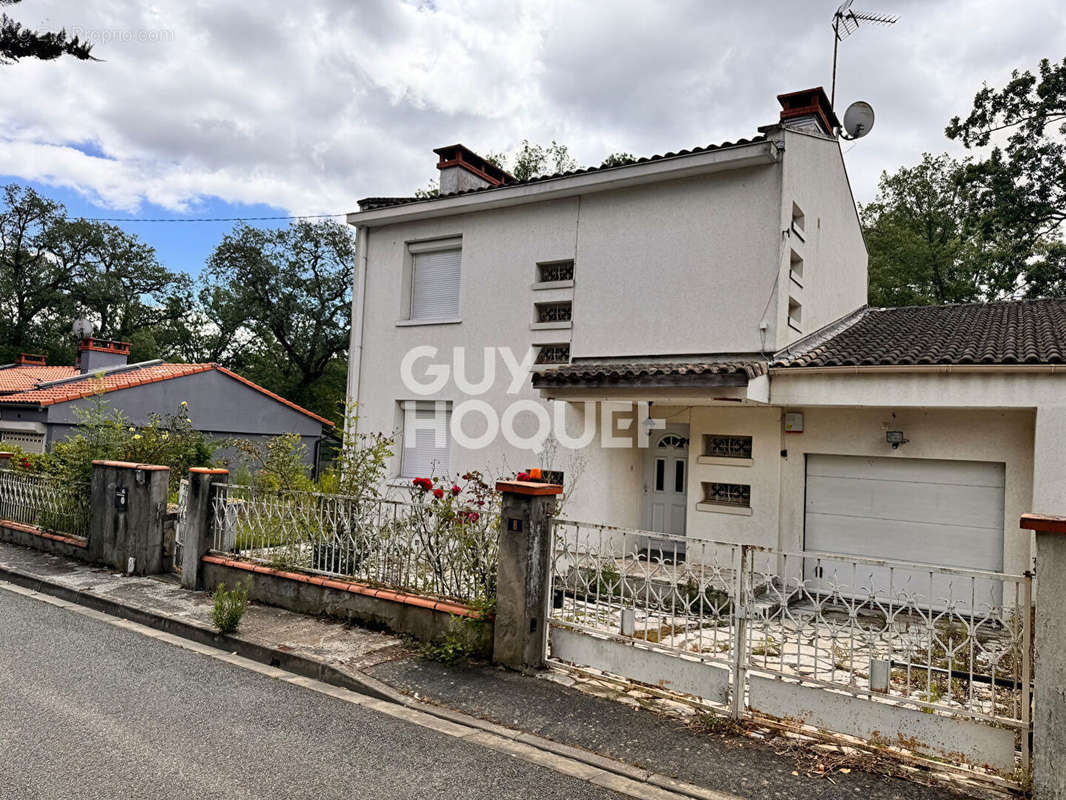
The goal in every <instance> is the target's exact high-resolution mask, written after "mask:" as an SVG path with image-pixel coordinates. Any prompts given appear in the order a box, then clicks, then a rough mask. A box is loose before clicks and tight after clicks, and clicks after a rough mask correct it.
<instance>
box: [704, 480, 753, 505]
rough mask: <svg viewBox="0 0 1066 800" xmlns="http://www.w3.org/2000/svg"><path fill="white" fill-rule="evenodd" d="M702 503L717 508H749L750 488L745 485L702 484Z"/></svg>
mask: <svg viewBox="0 0 1066 800" xmlns="http://www.w3.org/2000/svg"><path fill="white" fill-rule="evenodd" d="M703 502H704V503H712V504H714V505H718V506H737V507H740V508H750V507H751V486H749V485H748V484H746V483H717V482H709V483H706V482H705V483H704V484H703Z"/></svg>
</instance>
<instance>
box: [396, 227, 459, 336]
mask: <svg viewBox="0 0 1066 800" xmlns="http://www.w3.org/2000/svg"><path fill="white" fill-rule="evenodd" d="M408 250H409V251H410V253H411V315H410V319H411V320H417V321H421V320H426V321H429V320H454V319H456V318H458V316H459V277H460V264H461V262H462V254H463V250H462V247H461V246H460V244H459V240H458V239H449V240H446V241H438V242H419V243H412V244H409V245H408Z"/></svg>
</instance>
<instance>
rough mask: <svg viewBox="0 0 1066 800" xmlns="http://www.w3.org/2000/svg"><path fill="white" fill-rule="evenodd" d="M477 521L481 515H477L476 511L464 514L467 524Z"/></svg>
mask: <svg viewBox="0 0 1066 800" xmlns="http://www.w3.org/2000/svg"><path fill="white" fill-rule="evenodd" d="M479 519H481V515H480V514H479V513H477V512H476V511H468V512H466V521H467V522H477V521H478V520H479Z"/></svg>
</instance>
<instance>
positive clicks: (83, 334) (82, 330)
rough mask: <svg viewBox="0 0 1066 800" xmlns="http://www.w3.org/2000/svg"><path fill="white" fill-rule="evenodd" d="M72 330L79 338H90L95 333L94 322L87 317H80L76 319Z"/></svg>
mask: <svg viewBox="0 0 1066 800" xmlns="http://www.w3.org/2000/svg"><path fill="white" fill-rule="evenodd" d="M71 330H72V331H73V333H74V335H75V336H76V337H77V338H79V339H88V338H89V337H90V336H92V335H93V324H92V323H91V322H89V320H87V319H78V320H75V321H74V325H73V327H72V328H71Z"/></svg>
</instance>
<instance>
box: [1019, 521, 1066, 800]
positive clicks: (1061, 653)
mask: <svg viewBox="0 0 1066 800" xmlns="http://www.w3.org/2000/svg"><path fill="white" fill-rule="evenodd" d="M1021 527H1022V529H1023V530H1027V531H1036V581H1035V584H1036V598H1035V601H1036V602H1035V606H1036V618H1035V621H1034V625H1033V645H1034V646H1033V649H1034V651H1035V654H1034V662H1035V663H1034V679H1033V762H1032V763H1033V797H1034V798H1035V800H1066V770H1063V769H1062V761H1063V759H1064V758H1066V691H1064V689H1063V687H1064V686H1066V615H1063V614H1062V613H1061V606H1060V604H1061V603H1062V598H1064V597H1066V517H1058V516H1047V515H1043V514H1023V515H1022V519H1021Z"/></svg>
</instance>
